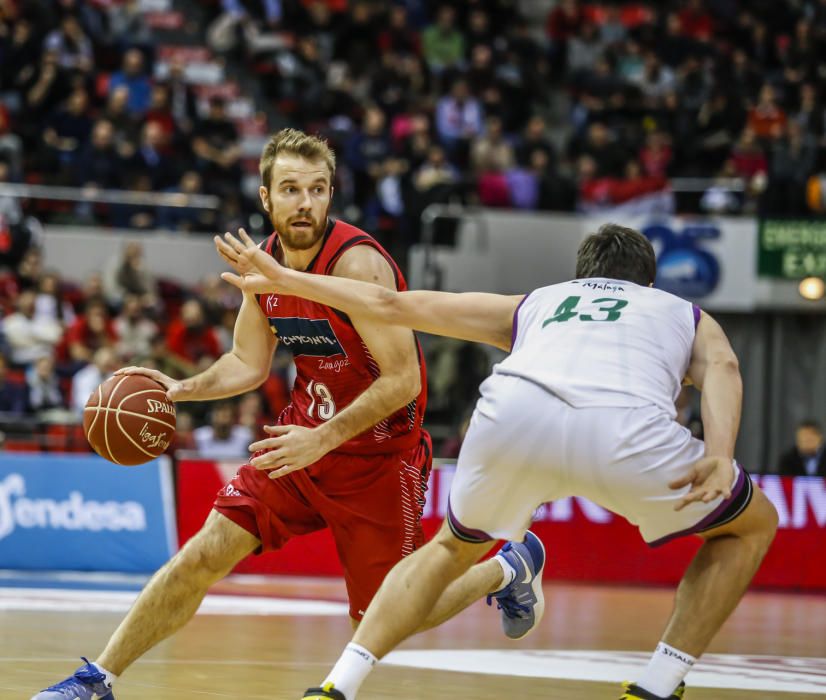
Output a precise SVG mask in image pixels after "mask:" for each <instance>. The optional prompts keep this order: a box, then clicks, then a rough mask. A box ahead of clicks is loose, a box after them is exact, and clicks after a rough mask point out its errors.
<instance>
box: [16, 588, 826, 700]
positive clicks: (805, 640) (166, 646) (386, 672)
mask: <svg viewBox="0 0 826 700" xmlns="http://www.w3.org/2000/svg"><path fill="white" fill-rule="evenodd" d="M216 592H218V593H222V594H239V593H240V594H244V595H270V596H272V595H275V596H279V597H300V598H308V599H324V600H343V594H344V590H343V586H342V585H341V583H340V582H338V581H323V580H302V579H278V580H270V581H264V580H260V581H256V582H253V583H242V582H240V581H238V580H230V581H227V582H224V583H222V584H221V585H219V586H218V587H217V588H216ZM546 600H547V608H546V613H545V620H544V621H543V623H542V625H541V626H540V628H539V629H538V630H537V631H536V632H535V633H534V634H533V635H531V636H530V637H528V638H527V639H525V640H524V641H523V642H520V643H516V644H514V643H511V642H508V641H507V640H505V639H504V638H503V636H502V634H501V631H500V627H499V621H498V617H497V614H496V613H495V612H494V611H493V610H491V609H489V608H487V607H486V606H484V604H483V603H479V604H477V605H475V606H473V607H472V608H470V609H469V610H467V611H465V612H464V613H463V614H462V615H461V616H459V617H458V618H456V619H455V620H452V621H451V622H449V623H447V624H446V625H444V626H442V627H441V628H439V629H436V630H432V631H430V632H427V633H424V634H421V635H419V636H417V637H415V638H413V639H412V640H410V641H408V642H407V643H406V644H405V645H404V646H403V647H402V648H403V649H406V650H415V649H433V650H439V649H445V650H450V649H474V650H484V649H534V650H536V649H555V650H574V649H582V650H604V651H609V650H610V651H614V650H626V651H629V650H631V651H645V652H647V651H650V650H651V649H652V648H653V647H654V646H655V645H656V643H657V640H658V639H659V635H660V632H661V628H662V626H663V623H664V621H665V619H666V617H667V615H668V613H669V611H670V609H671V603H672V593H671V591H669V590H665V589H650V588H612V587H595V586H572V585H561V584H551V585H548V586H546ZM121 617H122V614H120V613H118V614H115V613H91V612H48V613H47V612H21V611H10V610H5V611H0V630H2V633H1V634H0V664H2V668H3V673H2V676H0V700H21V699H23V700H27V699H28V698H29V697H30V696H31V695H32V694H33V693H34V692H35V691H36V690H38V689H39V688H42V687H44V686H45V685H48V684H49V683H52V682H54V681H56V680H59V679H60V678H62V677H64V676H65V675H67V673H69V672H71V670H72V669H73V668H74V667H75V666H76V665H77V663H76V660H77V658H78V657H79V656H80V655H81V654H83V655H86V656H89V657H90V658H94V656H95V654H97V653H98V652H99V651H100V649H101V647H102V645H103V644H104V643H105V641H106V639H107V638H108V636H109V634H110V633H111V632H112V630H113V628H114V627H115V625H116V624H117V623H118V622H119V620H120V618H121ZM350 634H351V633H350V627H349V624H348V621H347V619H346V617H343V616H333V617H330V616H312V617H311V616H293V615H288V616H278V617H276V616H250V615H238V616H219V615H198V616H196V618H195V619H194V620H193V621H192V622H191V623H190V624H189V625H188V626H187V627H185V628H184V629H183V630H182V631H181V632H180V633H179V634H178V635H176V636H175V637H173V638H172V639H170V640H168V641H166V642H164V643H163V644H161V645H160V646H158V647H157V648H156V649H154V650H153V651H151V652H150V653H149V654H148V655H147V656H146V657H145V658H144V659H143V660H141V661H140V662H138V663H137V664H136V665H135V666H134V667H133V668H131V669H130V670H129V671H128V672H127V673H126V674H124V676H123V678H122V679H121V680H120V681H119V683H118V686H117V693H116V697H117V699H118V700H147V699H148V698H151V699H152V700H182V699H187V700H188V699H190V698H194V699H203V700H210V699H215V700H218V699H227V698H233V699H238V700H241V699H242V698H243V699H244V700H248V699H255V700H265V699H266V700H281V699H282V698H283V699H285V700H297V698H300V697H301V694H302V691H303V690H304V689H305V688H306V687H307V686H308V685H312V684H315V683H317V682H318V681H320V680H321V679H322V678H323V676H324V674H325V673H326V671H327V670H328V669H329V668H330V666H331V664H332V663H333V662H334V661H335V659H336V658H337V657H338V654H339V652H340V650H341V648H342V646H343V645H344V644H345V643H346V642H347V641H348V639H349V638H350ZM709 651H710V652H715V653H726V654H744V655H772V656H791V657H826V597H818V596H803V595H790V594H773V593H750V594H749V595H748V596H747V597H746V599H745V600H744V601H743V603H742V604H741V606H740V607H739V608H738V610H737V612H736V613H735V615H734V616H733V617H732V619H731V620H730V621H729V622H728V623H727V624H726V626H725V627H724V629H723V630H722V631H721V632H720V634H718V636H717V638H716V639H715V640H714V642H713V644H712V647H711V649H710V650H709ZM824 664H826V662H824ZM820 674H822V675H820ZM813 677H817V678H819V679H820V680H821V681H822V682H823V684H824V689H826V667H824V665H821V666H820V671H819V672H818V673H815V674H814V676H813ZM618 695H619V692H618V685H617V684H616V683H596V682H592V681H589V680H587V678H583V679H580V680H557V679H553V678H528V677H512V676H505V675H482V674H476V673H461V672H448V671H433V670H425V669H421V668H407V667H397V666H387V665H381V666H380V667H379V668H378V669H377V670H376V672H375V673H374V674H373V675H372V676H371V678H370V679H369V680H368V682H367V683H366V684H365V686H364V687H363V691H362V693H361V695H360V700H384V699H385V698H386V699H394V698H408V699H419V698H421V699H422V700H424V699H426V700H441V699H445V700H447V699H448V698H450V699H452V700H455V699H458V698H462V699H465V698H467V699H475V700H516V699H517V698H518V699H523V698H526V699H527V698H546V699H553V700H598V699H600V698H605V699H606V700H610V699H611V698H617V697H618ZM757 697H759V698H761V700H763V699H766V698H776V699H777V700H812V698H815V697H826V691H824V693H811V692H809V693H799V692H794V693H792V692H775V691H769V692H755V691H753V690H733V689H729V690H721V689H715V688H699V687H695V688H690V689H689V692H688V693H687V694H686V700H744V699H746V698H757Z"/></svg>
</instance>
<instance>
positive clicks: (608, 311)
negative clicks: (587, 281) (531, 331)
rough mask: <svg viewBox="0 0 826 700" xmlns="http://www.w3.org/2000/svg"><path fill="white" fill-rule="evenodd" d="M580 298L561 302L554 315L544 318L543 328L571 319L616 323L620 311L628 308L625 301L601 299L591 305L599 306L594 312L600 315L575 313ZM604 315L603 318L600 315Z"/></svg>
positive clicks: (595, 300)
mask: <svg viewBox="0 0 826 700" xmlns="http://www.w3.org/2000/svg"><path fill="white" fill-rule="evenodd" d="M581 299H582V297H568V298H567V299H565V301H563V302H562V303H561V304H560V305H559V306H558V307H557V308H556V311H554V315H553V316H551V317H550V318H546V319H545V321H543V323H542V327H543V328H544V327H545V326H547V325H548V324H549V323H564V322H565V321H570V320H571V319H572V318H578V319H579V320H580V321H616V320H617V319H619V317H620V310H621V309H624V308H625V307H626V306H628V302H627V301H625V299H612V298H611V297H603V298H601V299H594V300H593V302H591V303H592V304H594V305H596V304H601V306H597V308H596V311H600V312H602V313H601V314H593V315H592V314H581V313H579V311H575V309H576V307H577V305H578V304H579V302H580V300H581ZM602 314H604V316H603V315H602Z"/></svg>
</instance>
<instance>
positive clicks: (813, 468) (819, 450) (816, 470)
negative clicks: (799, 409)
mask: <svg viewBox="0 0 826 700" xmlns="http://www.w3.org/2000/svg"><path fill="white" fill-rule="evenodd" d="M794 442H795V444H794V447H792V448H791V449H790V450H789V451H788V452H784V453H783V454H782V455H780V458H779V459H778V467H779V473H780V474H782V475H784V476H823V477H826V450H824V448H823V429H822V428H821V427H820V423H818V422H817V421H814V420H804V421H801V422H800V423H798V425H797V429H796V430H795V438H794Z"/></svg>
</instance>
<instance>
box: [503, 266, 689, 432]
mask: <svg viewBox="0 0 826 700" xmlns="http://www.w3.org/2000/svg"><path fill="white" fill-rule="evenodd" d="M698 313H699V312H698ZM513 324H514V343H513V349H512V352H511V354H510V355H509V356H508V357H507V358H506V359H505V360H504V361H503V362H501V363H500V364H498V365H497V366H496V367H495V368H494V372H495V373H499V374H510V375H515V376H518V377H524V378H525V379H529V380H530V381H532V382H535V383H537V384H539V385H541V386H543V387H545V388H546V389H548V390H549V391H551V392H552V393H553V394H555V395H556V396H558V397H559V398H561V399H562V400H563V401H565V402H567V403H569V404H571V405H572V406H575V407H586V406H614V407H623V406H625V407H632V406H650V405H652V404H654V405H656V406H658V407H660V408H661V409H663V410H664V411H666V412H667V413H668V414H669V415H671V416H672V417H674V416H676V410H675V408H674V402H675V401H676V399H677V395H678V394H679V393H680V387H681V385H682V380H683V377H684V376H685V373H686V371H687V369H688V365H689V361H690V359H691V348H692V345H693V343H694V331H695V327H696V321H695V308H694V307H693V305H692V304H691V303H690V302H687V301H685V300H683V299H680V298H679V297H676V296H674V295H673V294H669V293H667V292H663V291H661V290H659V289H653V288H652V287H642V286H640V285H637V284H633V283H631V282H623V281H617V280H609V279H580V280H573V281H571V282H563V283H562V284H554V285H551V286H550V287H543V288H541V289H537V290H535V291H533V292H531V293H530V294H529V295H528V296H527V297H526V298H525V299H524V301H523V302H522V304H521V306H520V307H519V309H518V310H517V312H516V314H515V315H514V320H513Z"/></svg>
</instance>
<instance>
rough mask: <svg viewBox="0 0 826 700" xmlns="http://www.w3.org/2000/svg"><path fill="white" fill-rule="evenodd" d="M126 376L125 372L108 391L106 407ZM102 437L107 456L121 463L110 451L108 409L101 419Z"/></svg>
mask: <svg viewBox="0 0 826 700" xmlns="http://www.w3.org/2000/svg"><path fill="white" fill-rule="evenodd" d="M128 377H129V375H128V374H125V375H124V376H123V377H122V378H121V379H120V380H118V383H117V384H115V386H114V387H112V391H111V392H110V393H109V401H108V403H107V404H106V408H107V409H110V408H112V399H113V398H114V397H115V394H117V393H118V389H120V385H121V384H123V383H124V382H125V381H126V380H127V379H128ZM118 425H119V426H120V424H118ZM103 439H104V442H105V443H106V451H107V452H108V453H109V457H110V458H111V461H113V462H114V463H115V464H121V462H119V461H118V460H117V459H115V455H114V454H113V453H112V450H111V448H110V447H109V411H108V410H107V411H106V418H105V419H104V421H103Z"/></svg>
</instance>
